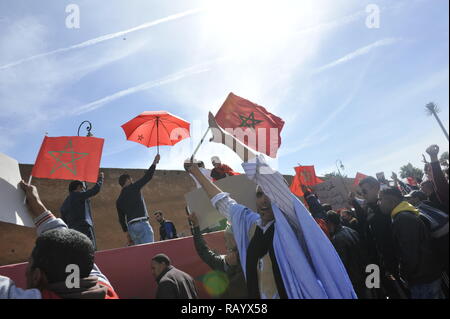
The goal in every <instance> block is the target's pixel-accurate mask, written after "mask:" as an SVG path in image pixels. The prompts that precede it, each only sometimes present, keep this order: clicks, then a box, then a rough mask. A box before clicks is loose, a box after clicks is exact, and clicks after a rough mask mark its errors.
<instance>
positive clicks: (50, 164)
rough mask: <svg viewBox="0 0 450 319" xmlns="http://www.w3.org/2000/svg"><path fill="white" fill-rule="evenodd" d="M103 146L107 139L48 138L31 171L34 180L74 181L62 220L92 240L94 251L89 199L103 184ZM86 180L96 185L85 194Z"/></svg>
mask: <svg viewBox="0 0 450 319" xmlns="http://www.w3.org/2000/svg"><path fill="white" fill-rule="evenodd" d="M103 143H104V139H102V138H96V137H81V136H60V137H47V136H45V137H44V141H43V142H42V145H41V148H40V150H39V153H38V156H37V158H36V162H35V164H34V166H33V170H32V172H31V176H33V177H39V178H49V179H63V180H75V181H72V182H71V183H70V185H69V195H68V196H67V198H66V199H65V201H64V203H63V205H62V206H61V209H60V211H61V217H62V219H63V220H64V222H65V223H66V224H67V225H68V227H69V228H71V229H75V230H77V231H79V232H81V233H83V234H85V235H86V236H87V237H89V239H90V240H91V241H92V243H93V244H94V248H96V241H95V234H94V229H93V225H94V224H93V220H92V211H91V205H90V200H89V198H90V197H92V196H95V195H96V194H97V193H98V192H99V191H100V188H101V186H102V184H103V173H100V175H99V169H100V160H101V156H102V150H103ZM97 177H98V178H97ZM30 181H31V178H30ZM85 181H86V182H96V185H95V186H94V187H93V188H91V189H89V190H87V191H86V190H85V189H84V183H83V182H85Z"/></svg>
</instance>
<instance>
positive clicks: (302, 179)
mask: <svg viewBox="0 0 450 319" xmlns="http://www.w3.org/2000/svg"><path fill="white" fill-rule="evenodd" d="M294 169H295V176H294V179H293V180H292V183H291V186H290V190H291V192H292V193H293V194H295V195H297V196H303V195H304V194H303V190H302V185H304V186H315V185H317V184H320V183H323V180H321V179H320V178H318V177H317V175H316V170H315V169H314V165H311V166H297V167H295V168H294Z"/></svg>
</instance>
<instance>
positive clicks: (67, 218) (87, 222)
mask: <svg viewBox="0 0 450 319" xmlns="http://www.w3.org/2000/svg"><path fill="white" fill-rule="evenodd" d="M102 184H103V179H102V178H101V177H99V179H98V181H97V183H96V184H95V186H94V187H92V188H91V189H88V190H87V191H83V192H70V194H69V196H67V197H66V199H65V200H64V203H63V204H62V206H61V208H60V212H61V219H62V220H63V221H64V222H65V223H66V224H67V226H68V227H69V228H71V229H77V228H84V227H86V226H90V227H92V226H93V220H92V211H91V201H90V200H89V198H90V197H92V196H95V195H97V194H98V192H100V189H101V187H102Z"/></svg>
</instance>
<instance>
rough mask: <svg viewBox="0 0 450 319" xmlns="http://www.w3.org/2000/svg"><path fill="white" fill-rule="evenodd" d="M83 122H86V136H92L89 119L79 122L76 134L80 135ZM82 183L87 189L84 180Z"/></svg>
mask: <svg viewBox="0 0 450 319" xmlns="http://www.w3.org/2000/svg"><path fill="white" fill-rule="evenodd" d="M84 123H87V127H86V131H87V134H86V137H91V136H94V134H92V133H91V130H92V123H91V122H89V121H83V122H81V124H80V126H78V132H77V134H78V136H80V128H81V127H82V126H83V124H84ZM82 183H83V188H84V190H86V189H87V185H86V182H85V181H83V182H82Z"/></svg>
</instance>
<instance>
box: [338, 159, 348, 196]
mask: <svg viewBox="0 0 450 319" xmlns="http://www.w3.org/2000/svg"><path fill="white" fill-rule="evenodd" d="M338 164H339V165H338ZM339 167H340V168H341V169H342V170H345V166H344V164H342V161H341V160H336V168H337V170H338V174H339V176H340V177H341V180H342V183H343V184H344V187H345V191H346V192H347V193H348V188H347V185H346V184H345V180H344V177H343V176H342V174H341V170H340V169H339Z"/></svg>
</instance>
